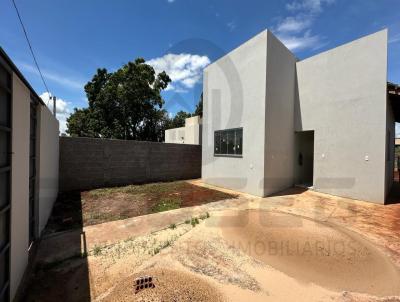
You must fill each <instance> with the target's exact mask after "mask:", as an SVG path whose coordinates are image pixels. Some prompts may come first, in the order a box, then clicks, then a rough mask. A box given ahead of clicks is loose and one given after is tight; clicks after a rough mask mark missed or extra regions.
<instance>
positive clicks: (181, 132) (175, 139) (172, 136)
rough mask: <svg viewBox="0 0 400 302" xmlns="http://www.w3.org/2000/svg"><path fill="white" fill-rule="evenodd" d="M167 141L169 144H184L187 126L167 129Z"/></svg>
mask: <svg viewBox="0 0 400 302" xmlns="http://www.w3.org/2000/svg"><path fill="white" fill-rule="evenodd" d="M165 142H166V143H168V144H184V143H185V127H180V128H173V129H168V130H165Z"/></svg>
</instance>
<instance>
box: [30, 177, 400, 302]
mask: <svg viewBox="0 0 400 302" xmlns="http://www.w3.org/2000/svg"><path fill="white" fill-rule="evenodd" d="M192 184H195V185H198V186H201V187H203V186H204V187H209V186H205V185H203V184H201V183H199V182H192ZM224 192H225V193H229V191H226V190H224ZM78 235H79V236H78V237H77V236H76V234H75V233H73V232H66V233H62V234H59V235H57V236H56V235H53V236H50V237H47V238H45V239H44V240H43V241H42V242H41V244H40V247H39V252H38V258H37V266H36V270H35V272H34V274H33V275H32V276H31V282H30V285H29V286H28V288H27V291H26V295H25V297H24V299H25V300H26V301H345V302H347V301H400V273H399V268H400V204H392V205H387V206H381V205H375V204H370V203H365V202H360V201H355V200H349V199H346V198H339V197H334V196H330V195H326V194H321V193H316V192H311V191H304V190H301V189H291V190H288V191H285V192H283V193H281V194H278V195H276V196H273V197H268V198H256V197H251V196H248V195H241V196H240V197H239V198H235V199H228V200H222V201H218V202H213V203H209V204H203V205H200V206H196V207H192V208H182V209H176V210H173V211H168V212H162V213H156V214H152V215H146V216H140V217H135V218H129V219H126V220H121V221H113V222H107V223H103V224H99V225H92V226H88V227H84V228H83V230H82V231H81V233H80V234H78ZM71 244H72V245H76V249H75V251H74V250H71V251H70V252H68V253H66V250H68V248H67V246H70V245H71ZM62 247H65V248H64V249H63V248H62ZM78 252H79V253H78ZM142 276H152V278H154V280H155V281H154V284H155V287H154V288H148V289H144V290H142V291H140V292H139V293H137V294H135V280H136V278H137V277H142Z"/></svg>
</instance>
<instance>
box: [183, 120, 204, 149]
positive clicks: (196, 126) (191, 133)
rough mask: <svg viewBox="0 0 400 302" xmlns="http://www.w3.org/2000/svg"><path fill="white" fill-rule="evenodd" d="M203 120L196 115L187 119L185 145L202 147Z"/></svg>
mask: <svg viewBox="0 0 400 302" xmlns="http://www.w3.org/2000/svg"><path fill="white" fill-rule="evenodd" d="M201 131H202V120H201V117H200V116H198V115H196V116H192V117H189V118H187V119H185V144H191V145H201Z"/></svg>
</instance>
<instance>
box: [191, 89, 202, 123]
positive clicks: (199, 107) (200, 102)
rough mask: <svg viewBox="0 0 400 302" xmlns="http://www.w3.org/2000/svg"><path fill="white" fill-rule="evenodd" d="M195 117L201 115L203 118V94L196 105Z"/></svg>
mask: <svg viewBox="0 0 400 302" xmlns="http://www.w3.org/2000/svg"><path fill="white" fill-rule="evenodd" d="M193 115H194V116H195V115H200V116H201V117H202V116H203V92H202V93H201V95H200V99H199V102H198V104H197V105H196V110H195V111H194V114H193Z"/></svg>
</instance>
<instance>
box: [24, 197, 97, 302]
mask: <svg viewBox="0 0 400 302" xmlns="http://www.w3.org/2000/svg"><path fill="white" fill-rule="evenodd" d="M60 197H61V198H64V200H65V201H68V202H70V209H71V216H69V217H73V219H67V220H66V221H64V225H65V228H63V227H59V228H58V229H49V227H50V226H52V223H51V222H50V223H49V225H48V226H47V227H46V230H45V235H44V236H43V237H42V239H41V240H40V242H39V247H38V251H37V255H36V258H35V260H34V261H35V262H34V264H33V269H32V271H31V272H30V275H29V277H28V284H27V286H26V290H25V291H24V293H23V298H22V301H32V302H33V301H40V302H54V301H78V302H86V301H90V282H89V268H88V261H87V249H86V239H85V233H84V232H83V224H82V221H83V220H82V200H81V197H80V193H79V192H72V193H68V194H67V195H65V194H64V195H63V196H60ZM57 205H59V202H58V201H57V203H56V205H55V207H54V209H53V213H52V218H51V219H52V220H57V219H60V217H62V216H64V217H65V215H61V216H60V213H59V211H60V210H61V207H59V206H58V207H57ZM64 209H65V207H64ZM72 214H73V215H72ZM64 219H65V218H64ZM59 225H60V226H62V225H63V224H59ZM72 226H73V228H74V230H73V231H64V229H67V228H71V227H72ZM60 231H61V232H60ZM54 232H58V233H54ZM58 236H67V238H68V240H66V241H64V242H68V244H64V245H54V244H52V243H54V242H57V237H58ZM55 250H57V252H55ZM59 251H62V253H60V252H59ZM53 255H57V256H56V257H57V258H56V257H54V256H53ZM60 284H62V286H60ZM55 285H57V286H55Z"/></svg>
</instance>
